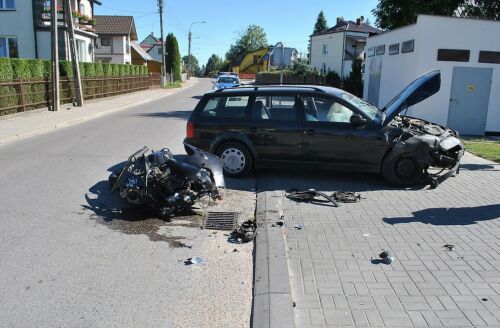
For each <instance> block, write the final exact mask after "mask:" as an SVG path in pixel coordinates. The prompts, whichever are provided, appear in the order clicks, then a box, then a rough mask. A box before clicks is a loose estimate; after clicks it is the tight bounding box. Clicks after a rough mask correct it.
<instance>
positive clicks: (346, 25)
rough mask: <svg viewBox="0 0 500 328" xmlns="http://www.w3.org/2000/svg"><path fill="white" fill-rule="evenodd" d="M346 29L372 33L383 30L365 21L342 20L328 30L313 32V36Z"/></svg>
mask: <svg viewBox="0 0 500 328" xmlns="http://www.w3.org/2000/svg"><path fill="white" fill-rule="evenodd" d="M344 31H352V32H363V33H369V34H370V35H373V34H379V33H381V32H382V30H379V29H378V28H376V27H373V26H371V25H368V24H365V23H359V24H356V22H353V21H340V22H338V23H337V24H336V25H335V26H333V27H330V28H329V29H327V30H324V31H321V32H318V33H315V34H312V35H311V36H315V35H322V34H330V33H336V32H344Z"/></svg>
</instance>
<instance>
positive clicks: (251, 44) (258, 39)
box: [226, 25, 267, 62]
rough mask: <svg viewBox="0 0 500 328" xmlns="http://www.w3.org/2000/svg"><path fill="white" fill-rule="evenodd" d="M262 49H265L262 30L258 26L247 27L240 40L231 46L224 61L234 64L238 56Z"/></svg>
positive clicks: (265, 37)
mask: <svg viewBox="0 0 500 328" xmlns="http://www.w3.org/2000/svg"><path fill="white" fill-rule="evenodd" d="M262 47H267V36H266V32H264V29H263V28H262V27H260V26H258V25H249V26H248V27H247V28H246V30H245V32H243V33H241V34H240V38H239V39H238V40H237V41H236V43H235V44H232V45H231V47H230V48H229V50H228V52H227V53H226V59H227V60H228V61H229V62H234V61H235V60H236V58H238V57H239V56H241V55H243V54H246V53H248V52H251V51H255V50H257V49H260V48H262Z"/></svg>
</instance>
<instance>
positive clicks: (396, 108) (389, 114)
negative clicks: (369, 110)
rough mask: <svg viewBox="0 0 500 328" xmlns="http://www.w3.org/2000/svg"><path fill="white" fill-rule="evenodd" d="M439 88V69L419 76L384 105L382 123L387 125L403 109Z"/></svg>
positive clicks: (432, 93)
mask: <svg viewBox="0 0 500 328" xmlns="http://www.w3.org/2000/svg"><path fill="white" fill-rule="evenodd" d="M440 88H441V72H440V71H439V70H432V71H429V72H427V73H425V74H424V75H422V76H420V77H419V78H417V79H416V80H415V81H413V82H411V83H410V84H409V85H408V86H407V87H406V88H404V89H403V91H401V92H400V93H399V94H398V95H397V96H396V97H394V98H393V99H392V100H391V101H389V103H388V104H387V105H385V107H384V108H383V109H382V111H383V112H384V113H385V115H386V117H385V120H384V122H383V124H384V125H387V124H388V123H389V122H390V121H392V120H393V119H394V117H396V116H397V115H398V114H399V113H401V112H402V111H403V110H405V109H407V108H408V107H410V106H413V105H415V104H418V103H419V102H421V101H423V100H425V99H427V98H429V97H430V96H432V95H434V94H435V93H437V92H438V91H439V89H440Z"/></svg>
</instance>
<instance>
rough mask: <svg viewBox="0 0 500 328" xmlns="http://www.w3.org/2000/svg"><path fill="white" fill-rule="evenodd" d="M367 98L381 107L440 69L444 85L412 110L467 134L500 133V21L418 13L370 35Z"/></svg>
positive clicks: (414, 114) (365, 95) (411, 114)
mask: <svg viewBox="0 0 500 328" xmlns="http://www.w3.org/2000/svg"><path fill="white" fill-rule="evenodd" d="M366 49H367V50H366V62H365V84H364V90H363V91H364V92H363V93H364V98H366V99H368V100H370V101H371V102H372V103H374V104H376V105H378V106H379V107H383V106H385V104H386V103H387V102H388V101H389V100H391V98H393V97H394V96H395V95H396V94H397V93H399V92H400V91H401V90H402V89H403V88H404V86H405V85H407V84H408V83H409V82H411V81H413V80H414V79H415V78H417V77H418V76H420V75H422V74H423V73H425V72H427V71H429V70H432V69H439V70H440V71H441V89H440V91H439V92H438V93H437V94H435V95H434V96H432V97H430V98H428V99H426V100H425V101H423V102H421V103H420V104H417V105H415V106H413V107H412V108H410V109H409V110H408V115H410V116H414V117H419V118H423V119H426V120H429V121H432V122H435V123H439V124H444V125H448V126H450V127H452V128H454V129H456V130H458V131H459V132H460V133H461V134H464V135H483V134H487V135H500V22H498V21H487V20H479V19H467V18H452V17H441V16H429V15H420V16H418V19H417V22H416V23H415V24H413V25H408V26H405V27H401V28H398V29H394V30H392V31H388V32H384V33H382V34H379V35H375V36H372V37H370V38H368V41H367V45H366Z"/></svg>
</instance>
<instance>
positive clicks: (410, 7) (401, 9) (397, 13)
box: [372, 0, 498, 29]
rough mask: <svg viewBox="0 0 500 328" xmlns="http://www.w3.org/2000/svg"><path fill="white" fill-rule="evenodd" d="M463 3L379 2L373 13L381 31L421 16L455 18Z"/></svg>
mask: <svg viewBox="0 0 500 328" xmlns="http://www.w3.org/2000/svg"><path fill="white" fill-rule="evenodd" d="M492 1H494V0H492ZM496 1H498V0H496ZM463 2H464V0H379V3H378V5H377V7H376V8H375V9H373V10H372V13H373V15H374V16H375V25H377V26H378V27H380V28H381V29H394V28H397V27H400V26H405V25H409V24H413V23H415V22H416V21H417V16H418V15H419V14H431V15H442V16H454V14H455V13H456V10H457V8H458V7H459V6H460V5H461V4H462V3H463Z"/></svg>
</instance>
